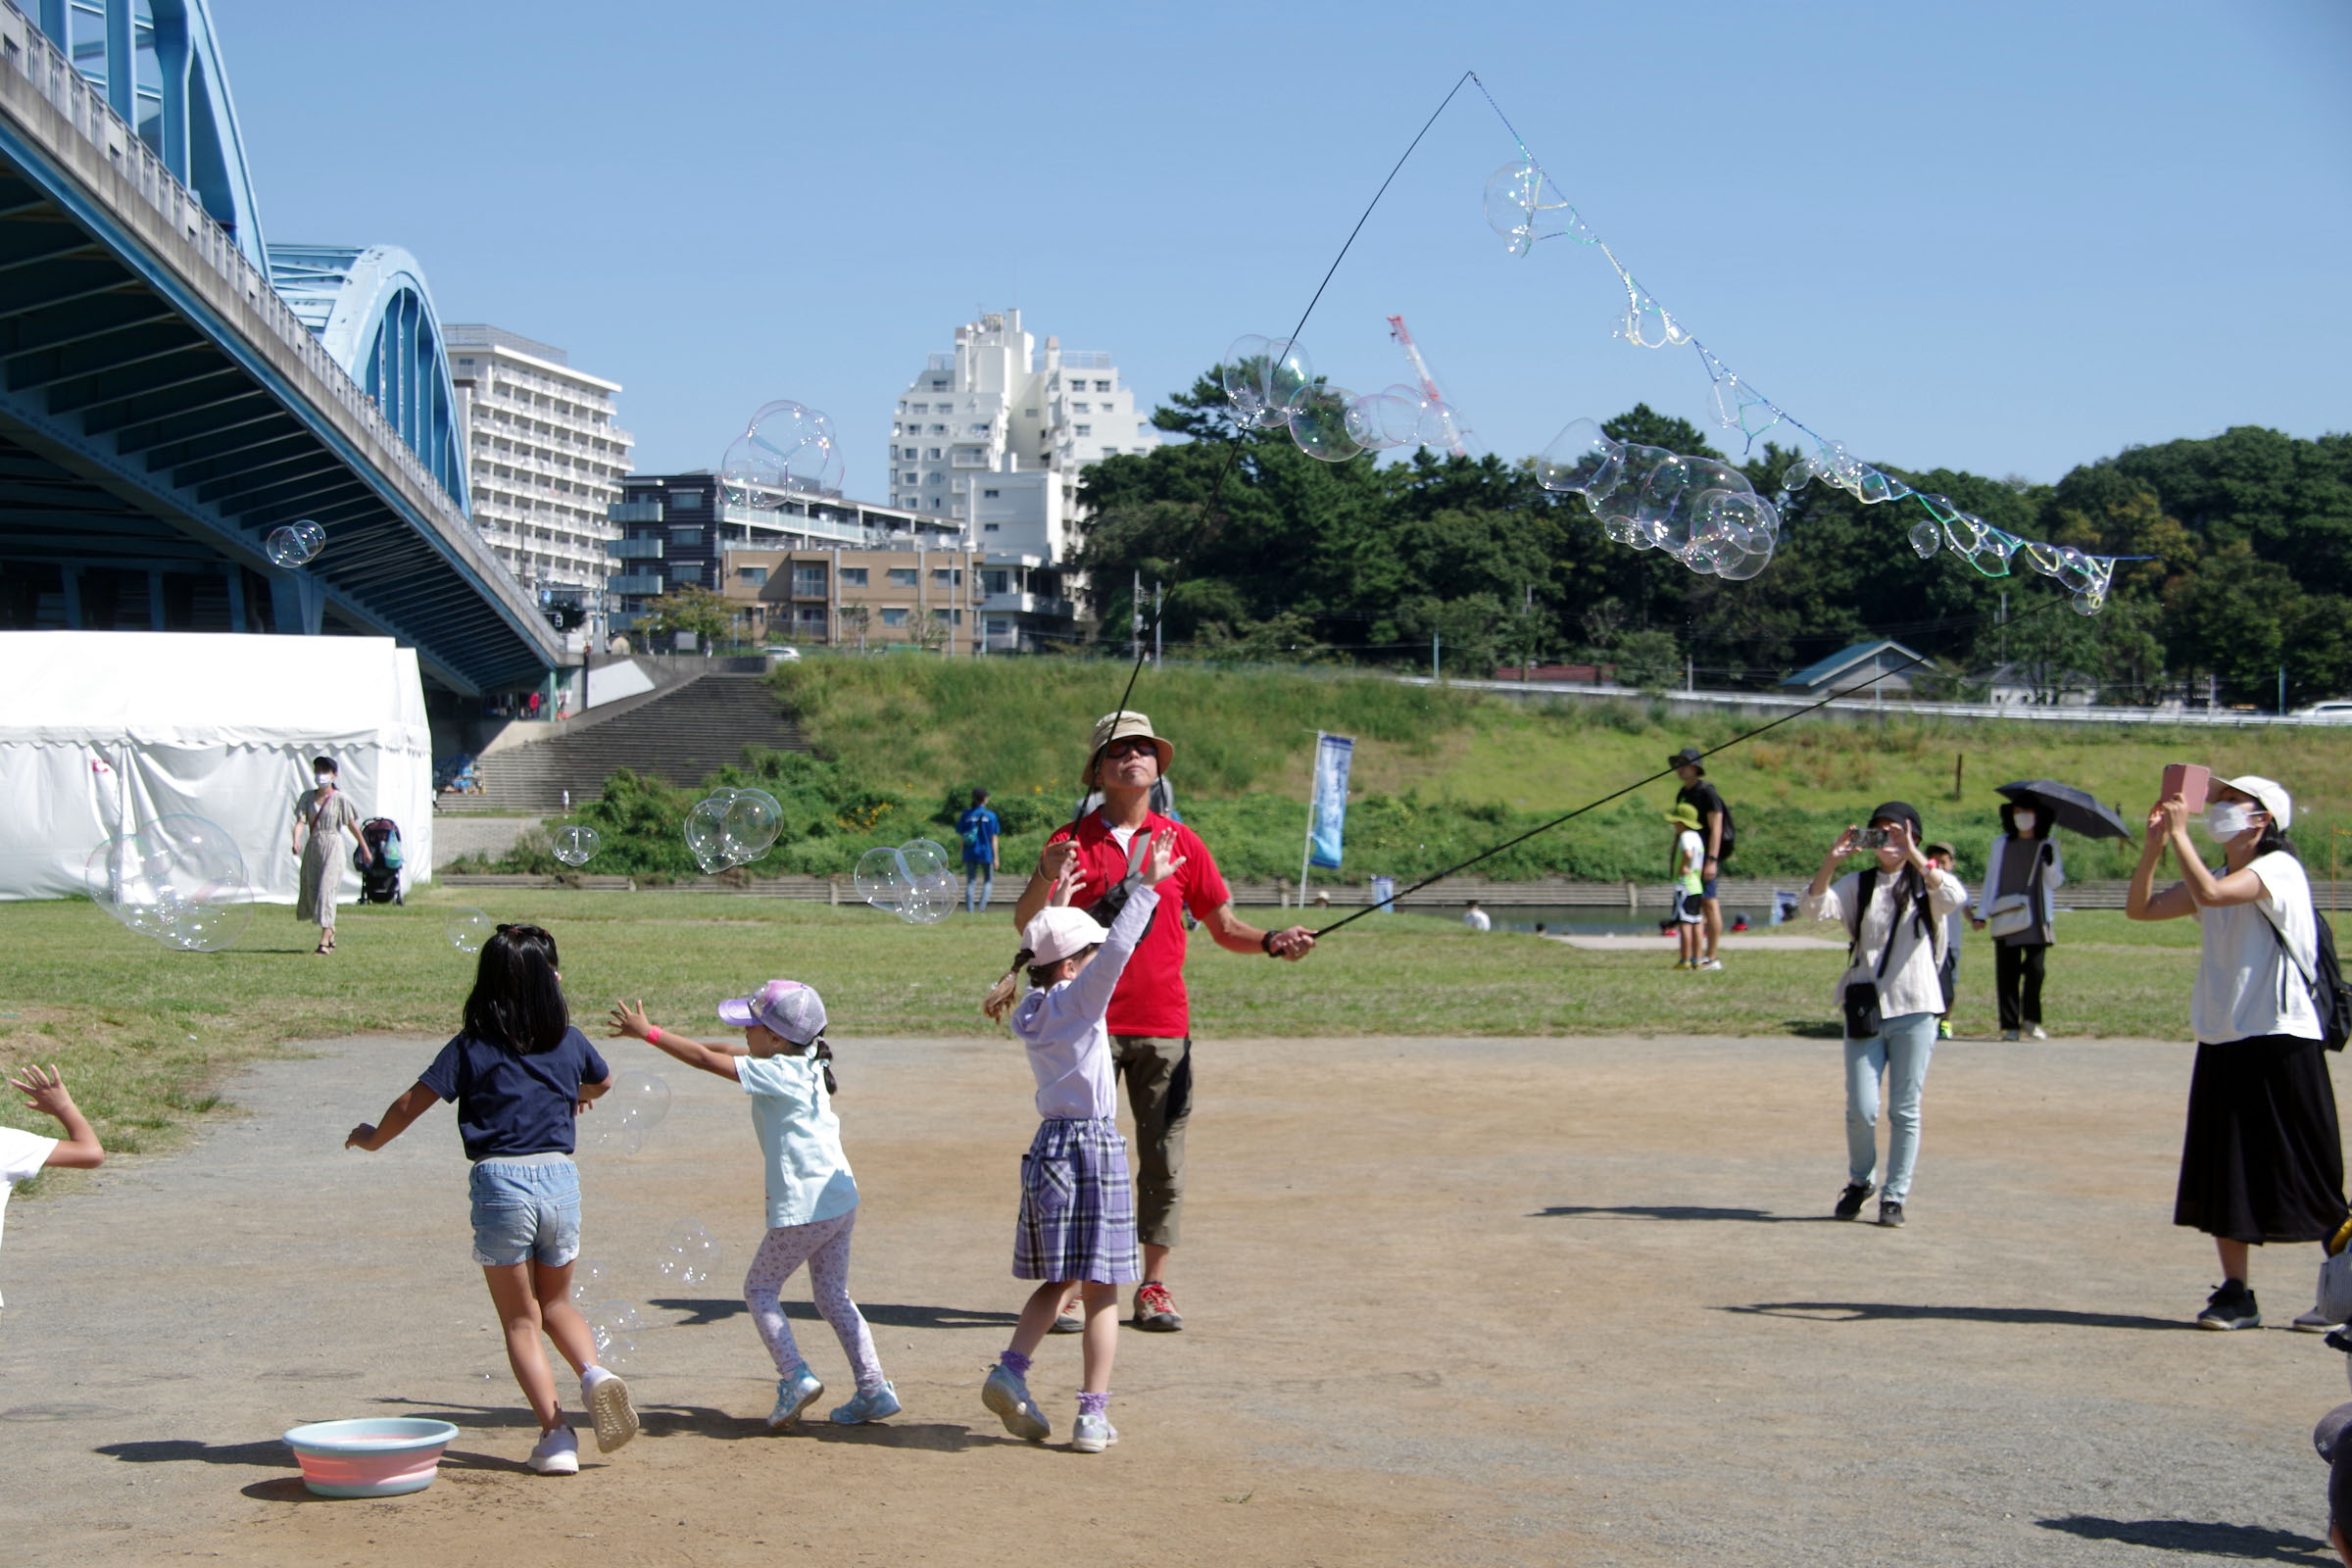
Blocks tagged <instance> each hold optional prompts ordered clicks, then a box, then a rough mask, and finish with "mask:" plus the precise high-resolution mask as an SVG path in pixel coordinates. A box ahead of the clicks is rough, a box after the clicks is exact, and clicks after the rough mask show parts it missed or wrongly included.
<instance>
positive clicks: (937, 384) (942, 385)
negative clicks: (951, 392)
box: [931, 381, 948, 392]
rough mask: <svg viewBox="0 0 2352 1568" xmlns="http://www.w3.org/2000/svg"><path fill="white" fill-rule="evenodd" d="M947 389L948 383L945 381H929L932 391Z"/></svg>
mask: <svg viewBox="0 0 2352 1568" xmlns="http://www.w3.org/2000/svg"><path fill="white" fill-rule="evenodd" d="M947 389H948V383H947V382H945V381H934V382H932V383H931V390H932V391H934V392H945V391H946V390H947Z"/></svg>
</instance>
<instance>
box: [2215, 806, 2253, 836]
mask: <svg viewBox="0 0 2352 1568" xmlns="http://www.w3.org/2000/svg"><path fill="white" fill-rule="evenodd" d="M2253 822H2254V809H2253V808H2252V807H2250V806H2248V805H2246V804H2245V803H2244V802H2242V801H2223V802H2221V803H2220V804H2219V805H2215V806H2209V807H2207V808H2206V809H2205V831H2206V832H2208V833H2210V834H2212V835H2213V837H2214V840H2215V841H2216V842H2217V843H2221V844H2227V843H2229V841H2230V840H2231V839H2233V838H2235V837H2237V836H2238V835H2239V834H2240V833H2243V832H2244V831H2245V830H2246V829H2247V828H2248V827H2250V826H2252V825H2253Z"/></svg>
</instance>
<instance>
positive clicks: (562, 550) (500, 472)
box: [441, 322, 634, 611]
mask: <svg viewBox="0 0 2352 1568" xmlns="http://www.w3.org/2000/svg"><path fill="white" fill-rule="evenodd" d="M441 336H442V342H443V343H444V345H446V349H447V352H448V355H449V371H450V380H451V381H452V383H453V384H454V385H455V386H456V388H457V394H458V427H459V428H460V429H462V430H464V431H465V432H466V459H467V470H468V478H469V480H470V486H471V490H472V500H473V508H472V511H473V522H474V526H475V527H476V528H479V529H480V530H481V534H482V538H483V539H484V540H485V541H487V542H488V543H489V545H490V547H491V549H492V550H493V551H494V552H495V553H496V554H497V556H498V559H499V560H500V561H502V562H504V563H506V565H507V569H508V570H510V571H512V572H513V573H514V574H515V580H516V581H517V582H520V583H521V584H522V585H523V586H524V587H526V588H532V589H538V590H540V591H541V597H542V601H543V602H552V601H556V600H563V601H568V602H571V603H574V604H579V605H581V606H583V607H585V608H587V609H589V610H591V611H593V610H594V609H596V608H597V602H598V598H599V596H601V595H602V594H603V592H604V588H605V576H606V573H607V572H609V571H610V570H611V569H612V563H611V560H610V556H609V553H608V551H607V549H606V546H607V545H608V544H609V543H610V542H611V541H613V540H614V539H617V538H619V537H620V530H619V528H617V527H616V526H614V525H613V522H612V521H611V519H610V518H609V516H608V515H607V514H608V512H609V510H610V509H611V508H612V507H613V506H615V505H617V504H618V503H619V501H620V481H621V478H622V476H623V475H625V474H627V473H628V471H629V447H630V446H631V444H632V443H633V440H634V438H633V437H632V436H630V435H629V433H628V432H627V431H625V430H622V429H620V428H619V427H617V426H616V425H614V424H613V394H614V393H616V392H618V391H619V390H620V383H619V382H617V381H607V380H604V379H602V378H601V377H598V376H593V375H589V374H586V373H585V372H583V371H579V370H575V369H573V368H571V359H570V356H569V355H567V354H565V353H564V351H563V350H562V349H559V348H554V347H551V346H550V345H548V344H545V343H540V342H536V341H534V340H532V339H530V338H527V337H524V336H522V335H521V334H519V333H516V332H509V331H507V330H505V329H504V328H502V327H496V326H488V325H484V324H482V323H479V322H474V323H470V324H465V323H458V322H449V323H445V324H444V325H443V327H442V329H441Z"/></svg>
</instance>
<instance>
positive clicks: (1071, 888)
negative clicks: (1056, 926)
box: [1046, 855, 1086, 909]
mask: <svg viewBox="0 0 2352 1568" xmlns="http://www.w3.org/2000/svg"><path fill="white" fill-rule="evenodd" d="M1084 886H1086V873H1085V872H1084V871H1083V870H1081V869H1079V866H1078V857H1077V856H1075V855H1073V856H1071V857H1070V858H1068V859H1066V860H1064V861H1062V862H1061V869H1060V870H1059V871H1057V872H1055V873H1054V887H1053V890H1052V891H1051V892H1049V893H1048V894H1047V895H1046V903H1047V904H1048V905H1049V906H1050V907H1054V908H1057V909H1058V908H1066V907H1068V906H1069V905H1070V904H1071V903H1072V902H1074V901H1075V900H1076V899H1077V897H1078V890H1079V889H1080V888H1082V887H1084Z"/></svg>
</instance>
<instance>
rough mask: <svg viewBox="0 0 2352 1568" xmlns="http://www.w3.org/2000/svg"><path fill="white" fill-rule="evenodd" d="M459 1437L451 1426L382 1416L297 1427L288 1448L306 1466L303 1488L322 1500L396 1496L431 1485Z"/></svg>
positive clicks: (304, 1467) (289, 1440) (401, 1417)
mask: <svg viewBox="0 0 2352 1568" xmlns="http://www.w3.org/2000/svg"><path fill="white" fill-rule="evenodd" d="M457 1435H458V1429H457V1428H456V1427H453V1426H451V1425H450V1424H449V1423H448V1422H446V1421H424V1420H419V1419H417V1418H416V1417H413V1416H379V1417H376V1418H373V1419H371V1420H365V1421H314V1422H312V1423H310V1424H309V1425H308V1426H299V1427H295V1428H294V1429H293V1430H291V1431H289V1432H288V1433H287V1434H286V1446H287V1447H289V1448H292V1449H293V1450H294V1457H295V1458H296V1459H298V1460H300V1461H301V1463H302V1484H303V1485H304V1486H306V1487H308V1488H310V1489H311V1490H312V1491H313V1492H315V1493H317V1494H319V1495H320V1496H321V1497H391V1496H397V1495H399V1494H401V1493H404V1492H422V1491H423V1490H424V1489H425V1488H427V1487H429V1486H431V1485H432V1484H433V1471H434V1469H435V1468H436V1467H437V1466H438V1465H439V1464H440V1463H441V1450H442V1449H444V1448H446V1447H448V1446H449V1445H450V1441H451V1440H452V1439H454V1438H455V1437H457Z"/></svg>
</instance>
